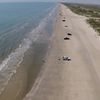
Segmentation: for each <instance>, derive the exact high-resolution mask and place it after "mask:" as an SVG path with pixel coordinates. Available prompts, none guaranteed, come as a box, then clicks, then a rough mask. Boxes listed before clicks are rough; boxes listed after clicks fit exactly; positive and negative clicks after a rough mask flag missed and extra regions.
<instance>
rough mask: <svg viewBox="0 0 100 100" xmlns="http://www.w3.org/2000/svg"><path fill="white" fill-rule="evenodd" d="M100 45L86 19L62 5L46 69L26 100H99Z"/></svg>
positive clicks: (99, 40) (45, 65)
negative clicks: (66, 58) (67, 58)
mask: <svg viewBox="0 0 100 100" xmlns="http://www.w3.org/2000/svg"><path fill="white" fill-rule="evenodd" d="M68 33H71V34H72V36H69V35H68ZM65 37H68V38H69V39H67V40H64V38H65ZM99 44H100V38H99V37H98V36H97V33H96V32H95V31H94V29H93V28H91V27H90V25H89V24H87V23H86V17H83V16H80V15H77V14H75V13H73V12H72V11H71V10H69V8H67V7H66V6H64V5H62V4H60V6H59V14H58V16H57V20H56V23H55V26H54V34H53V36H52V38H51V43H50V46H49V50H48V53H47V55H46V60H45V63H44V65H43V67H44V69H43V70H42V71H41V73H40V74H39V76H38V78H37V79H36V81H35V83H34V85H33V87H32V89H31V91H30V92H29V93H28V94H27V95H26V97H25V98H24V99H23V100H100V86H99V83H100V67H99V66H100V61H99V59H100V48H99ZM64 56H67V57H69V58H70V60H69V61H67V60H64V59H63V57H64Z"/></svg>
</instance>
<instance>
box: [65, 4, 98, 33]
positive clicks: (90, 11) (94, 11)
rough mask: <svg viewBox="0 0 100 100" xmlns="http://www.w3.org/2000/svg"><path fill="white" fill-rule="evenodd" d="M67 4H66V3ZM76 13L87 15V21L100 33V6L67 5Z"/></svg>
mask: <svg viewBox="0 0 100 100" xmlns="http://www.w3.org/2000/svg"><path fill="white" fill-rule="evenodd" d="M65 5H66V4H65ZM67 6H68V7H69V8H70V9H71V10H72V11H73V12H74V13H76V14H79V15H83V16H86V17H87V18H88V19H87V22H88V23H89V24H90V25H91V26H92V27H93V28H94V29H95V30H96V31H97V32H98V33H99V35H100V7H94V6H85V5H67Z"/></svg>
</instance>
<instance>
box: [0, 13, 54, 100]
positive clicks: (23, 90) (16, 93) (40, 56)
mask: <svg viewBox="0 0 100 100" xmlns="http://www.w3.org/2000/svg"><path fill="white" fill-rule="evenodd" d="M52 13H54V12H52ZM54 16H55V15H54ZM49 17H50V21H52V22H51V23H50V21H49V19H48V18H46V20H47V21H45V20H43V21H42V23H46V26H44V27H43V28H42V29H41V28H40V31H39V37H38V39H37V40H36V41H35V42H34V43H32V45H31V46H30V49H29V50H28V51H27V52H26V53H25V55H24V60H23V61H22V63H21V64H20V66H19V67H18V68H17V70H16V73H14V74H13V76H12V78H11V79H10V81H9V83H8V85H7V86H6V88H5V90H4V91H3V93H2V94H1V95H0V100H22V98H23V97H24V96H25V95H26V94H27V93H28V92H29V91H30V89H31V87H32V86H33V83H34V81H35V79H36V78H37V76H38V74H39V73H40V71H41V68H42V66H43V64H44V63H45V60H44V59H45V55H46V53H47V51H48V46H49V40H50V39H49V38H51V36H52V34H53V33H52V34H51V31H52V30H50V31H49V28H50V29H52V28H51V27H53V24H54V22H53V21H54V20H55V19H53V16H52V15H51V12H50V15H49ZM49 24H50V25H49ZM39 27H40V26H39ZM46 28H48V29H46Z"/></svg>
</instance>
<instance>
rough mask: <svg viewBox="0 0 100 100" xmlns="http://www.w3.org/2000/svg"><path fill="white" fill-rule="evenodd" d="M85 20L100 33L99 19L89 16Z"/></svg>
mask: <svg viewBox="0 0 100 100" xmlns="http://www.w3.org/2000/svg"><path fill="white" fill-rule="evenodd" d="M87 22H88V23H89V24H90V25H91V26H92V27H93V28H94V29H95V30H96V31H97V32H99V35H100V19H94V18H89V19H87Z"/></svg>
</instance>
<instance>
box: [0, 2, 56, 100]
mask: <svg viewBox="0 0 100 100" xmlns="http://www.w3.org/2000/svg"><path fill="white" fill-rule="evenodd" d="M56 12H57V4H55V3H0V100H22V98H23V96H25V94H27V93H28V92H29V91H30V90H31V87H32V85H33V83H34V81H35V79H36V77H37V76H38V73H39V72H40V70H41V66H42V65H43V62H44V61H43V59H44V57H45V54H46V52H47V48H48V46H49V38H50V37H51V36H52V33H53V23H54V21H55V18H56V17H55V16H56V14H57V13H56ZM16 95H17V96H16Z"/></svg>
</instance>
